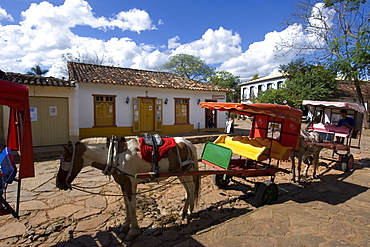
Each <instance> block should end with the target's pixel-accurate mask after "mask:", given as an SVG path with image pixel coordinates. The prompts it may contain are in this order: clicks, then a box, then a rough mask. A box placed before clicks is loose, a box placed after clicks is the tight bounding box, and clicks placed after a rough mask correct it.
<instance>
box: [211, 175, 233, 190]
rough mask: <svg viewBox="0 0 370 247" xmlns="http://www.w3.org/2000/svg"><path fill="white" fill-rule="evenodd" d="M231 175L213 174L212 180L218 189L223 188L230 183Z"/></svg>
mask: <svg viewBox="0 0 370 247" xmlns="http://www.w3.org/2000/svg"><path fill="white" fill-rule="evenodd" d="M230 181H231V176H230V175H226V174H213V175H212V182H213V184H215V185H217V187H218V188H219V189H225V187H226V186H227V185H228V184H229V183H230Z"/></svg>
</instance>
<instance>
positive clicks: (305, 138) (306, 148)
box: [290, 130, 323, 183]
mask: <svg viewBox="0 0 370 247" xmlns="http://www.w3.org/2000/svg"><path fill="white" fill-rule="evenodd" d="M307 142H311V143H321V142H323V141H322V138H321V136H320V135H319V134H318V133H317V132H314V131H306V130H302V131H301V136H300V143H299V149H298V150H296V151H294V152H292V153H291V154H290V159H291V161H292V173H293V176H292V181H293V182H298V183H299V182H300V181H301V165H302V161H304V162H305V163H306V164H307V166H306V168H305V169H304V171H303V176H307V172H308V169H309V167H310V165H311V164H312V165H313V172H312V178H315V177H316V170H317V166H318V164H319V155H320V152H321V150H322V148H323V147H322V146H317V145H308V144H307ZM295 158H298V164H297V176H296V165H295ZM296 177H297V180H296Z"/></svg>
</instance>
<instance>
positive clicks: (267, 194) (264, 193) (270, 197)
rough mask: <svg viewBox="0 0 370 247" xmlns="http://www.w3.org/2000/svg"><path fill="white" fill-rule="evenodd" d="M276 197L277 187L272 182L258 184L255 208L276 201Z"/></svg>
mask: <svg viewBox="0 0 370 247" xmlns="http://www.w3.org/2000/svg"><path fill="white" fill-rule="evenodd" d="M277 195H278V188H277V185H276V184H275V183H274V182H272V181H265V182H263V183H259V184H258V187H257V189H256V206H257V207H260V206H263V205H265V204H271V203H272V202H273V201H276V199H277Z"/></svg>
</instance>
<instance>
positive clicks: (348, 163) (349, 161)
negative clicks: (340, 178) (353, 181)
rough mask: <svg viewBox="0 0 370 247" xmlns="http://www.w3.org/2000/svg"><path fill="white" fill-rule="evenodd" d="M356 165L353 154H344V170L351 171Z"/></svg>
mask: <svg viewBox="0 0 370 247" xmlns="http://www.w3.org/2000/svg"><path fill="white" fill-rule="evenodd" d="M354 165H355V159H354V158H353V155H352V154H346V155H344V156H343V159H342V171H344V172H348V171H351V170H352V169H353V166H354Z"/></svg>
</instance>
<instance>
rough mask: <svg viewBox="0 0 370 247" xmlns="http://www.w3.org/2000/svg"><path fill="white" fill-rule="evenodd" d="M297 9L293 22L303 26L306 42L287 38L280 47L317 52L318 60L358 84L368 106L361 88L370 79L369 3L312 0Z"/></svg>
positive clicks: (361, 99)
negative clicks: (365, 80)
mask: <svg viewBox="0 0 370 247" xmlns="http://www.w3.org/2000/svg"><path fill="white" fill-rule="evenodd" d="M320 2H321V3H320ZM296 9H297V13H296V14H295V15H294V16H295V17H296V20H294V19H293V21H294V22H296V23H299V25H301V26H302V30H303V32H304V34H305V37H307V38H306V42H302V37H297V38H292V39H291V41H288V40H287V39H285V40H284V41H282V42H281V44H280V45H279V46H280V48H288V50H289V51H295V52H296V51H297V50H298V51H307V50H311V51H316V52H315V53H314V54H315V57H313V58H314V59H319V61H321V63H322V64H324V63H325V64H327V65H328V66H329V67H330V68H332V69H334V70H335V72H337V74H338V75H340V76H343V77H344V78H345V79H347V80H349V81H351V82H353V83H354V85H355V87H356V91H357V95H358V99H359V102H360V104H362V105H363V106H365V101H364V98H363V95H362V92H361V87H360V86H361V83H362V80H363V79H366V78H368V76H369V68H370V62H369V61H370V24H369V23H370V22H369V9H370V5H369V3H368V1H367V0H324V3H322V1H319V0H317V1H316V0H310V1H301V2H300V3H299V5H297V8H296ZM288 24H289V23H288ZM285 50H286V49H285Z"/></svg>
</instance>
